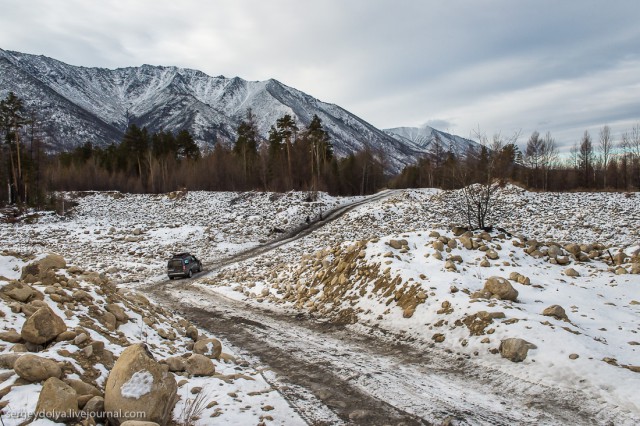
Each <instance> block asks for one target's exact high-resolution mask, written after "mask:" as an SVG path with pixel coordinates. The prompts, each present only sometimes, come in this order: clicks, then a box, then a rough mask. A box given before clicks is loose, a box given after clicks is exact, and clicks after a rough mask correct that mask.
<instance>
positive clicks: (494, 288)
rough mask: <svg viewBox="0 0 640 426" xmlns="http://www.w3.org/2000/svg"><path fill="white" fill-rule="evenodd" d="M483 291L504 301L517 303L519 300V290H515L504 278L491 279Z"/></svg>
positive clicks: (494, 277) (485, 284)
mask: <svg viewBox="0 0 640 426" xmlns="http://www.w3.org/2000/svg"><path fill="white" fill-rule="evenodd" d="M483 291H486V292H489V293H491V294H492V295H493V296H494V297H497V298H499V299H502V300H511V301H515V300H516V299H517V298H518V290H516V289H515V288H513V286H512V285H511V283H510V282H509V281H507V280H506V279H504V278H502V277H496V276H493V277H489V278H488V279H487V281H485V283H484V288H483Z"/></svg>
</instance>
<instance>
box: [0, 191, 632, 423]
mask: <svg viewBox="0 0 640 426" xmlns="http://www.w3.org/2000/svg"><path fill="white" fill-rule="evenodd" d="M64 195H65V197H67V198H69V199H71V198H72V197H74V199H75V201H76V202H77V203H78V205H77V206H76V207H74V208H73V210H72V213H71V214H70V215H69V216H66V217H64V218H63V217H60V216H58V215H55V214H51V213H48V214H41V215H39V216H38V217H35V216H33V217H31V218H29V220H22V221H18V222H16V223H2V224H0V241H1V243H2V247H3V248H4V249H5V250H6V251H5V256H2V257H0V268H1V270H0V276H2V279H5V278H6V279H5V280H4V284H6V283H8V282H9V281H10V280H11V279H15V278H17V277H18V276H19V274H20V272H19V271H20V268H21V266H22V265H23V263H20V262H21V261H20V260H19V259H17V258H16V257H14V256H11V255H9V253H10V252H11V251H12V252H18V253H26V254H33V255H36V256H39V255H41V254H42V253H47V252H56V253H59V254H61V255H62V256H64V257H65V259H67V262H69V263H70V264H73V265H77V266H78V267H80V268H82V269H86V270H93V271H97V272H99V273H104V274H105V276H106V277H108V278H109V279H111V280H113V281H114V282H115V283H117V284H118V286H119V287H120V288H123V289H135V288H141V289H142V288H144V286H145V285H149V284H152V283H157V284H156V285H165V284H166V283H165V281H166V275H165V272H164V268H165V264H166V260H167V258H168V256H170V254H171V253H174V252H178V251H190V252H192V253H193V254H195V255H197V256H198V257H200V258H202V260H203V261H204V263H205V274H204V275H200V276H198V277H197V278H195V279H194V280H192V281H191V282H188V283H187V282H184V281H183V284H184V286H186V287H184V288H187V289H188V291H186V290H185V292H184V295H182V296H183V299H184V300H186V301H188V302H189V303H192V304H193V305H194V306H200V307H202V308H206V305H207V304H209V303H212V302H211V301H209V299H208V297H209V296H207V294H217V295H222V296H224V297H227V298H231V299H234V300H236V301H238V303H239V305H238V306H242V305H245V306H247V308H248V307H251V312H258V313H255V314H251V315H254V317H252V318H254V319H255V320H256V321H265V324H269V321H270V320H269V319H268V317H262V316H260V314H259V312H262V311H264V312H277V313H279V314H283V315H284V316H285V317H286V315H290V316H291V317H292V318H293V317H294V316H295V315H296V314H298V313H304V314H305V315H309V316H311V317H312V318H315V319H316V320H318V321H330V322H337V323H340V324H343V325H344V327H345V330H346V331H345V335H344V336H342V337H344V339H342V338H340V339H338V338H336V339H333V338H326V339H325V338H324V337H319V336H314V335H313V333H307V332H306V331H301V329H298V328H295V327H293V326H292V327H291V329H290V330H287V327H286V324H285V323H282V322H278V323H277V322H275V320H274V322H273V324H272V326H273V329H275V330H276V331H278V330H279V331H281V333H280V332H278V333H275V334H273V335H270V336H268V335H262V337H263V338H265V339H267V338H269V339H270V340H272V341H273V342H272V343H273V344H277V345H280V346H281V347H282V348H285V349H286V350H289V351H290V352H291V353H293V354H298V353H299V354H300V357H306V358H309V360H310V362H312V361H313V360H314V359H315V360H317V361H318V362H320V361H326V362H327V363H329V362H330V363H335V365H336V366H337V367H336V369H337V371H338V374H339V373H340V365H341V364H339V363H340V362H343V367H344V369H343V372H344V374H345V375H347V376H349V377H347V378H348V379H349V380H350V381H351V382H353V383H354V386H357V387H359V388H361V389H362V390H363V391H365V392H369V393H371V394H373V395H375V396H377V397H379V398H381V399H384V400H385V401H388V402H389V404H391V405H394V406H396V407H400V408H401V409H402V410H403V411H404V412H407V413H410V414H412V415H415V416H417V417H419V418H422V419H424V420H426V421H428V422H441V421H444V420H446V418H447V415H446V410H447V409H450V407H454V408H456V410H455V412H456V413H463V414H460V415H459V416H457V417H456V415H453V417H451V418H450V421H451V422H452V424H490V423H498V424H508V422H509V421H512V422H513V421H516V422H518V423H523V424H554V423H557V422H558V419H566V418H567V417H566V416H567V413H569V414H570V413H571V411H572V410H576V418H575V419H576V421H577V422H578V423H583V422H587V423H591V424H629V425H631V424H638V423H639V422H640V396H639V394H638V391H637V390H638V389H640V357H639V356H638V355H639V352H640V350H639V348H640V335H639V333H640V275H639V272H640V260H639V258H638V251H639V250H640V196H639V195H638V194H636V193H533V192H528V191H525V190H522V189H520V188H517V187H514V186H507V187H506V188H504V189H503V190H502V191H501V193H500V195H499V199H500V205H499V206H498V207H497V208H496V212H495V215H494V220H493V223H494V224H495V225H496V227H500V228H501V230H497V229H495V230H493V231H491V232H477V231H476V232H474V233H467V234H464V233H462V232H463V231H458V230H454V229H453V228H452V225H464V224H463V223H459V222H457V220H458V218H459V213H460V212H459V211H457V210H456V205H455V203H454V202H453V201H452V198H451V197H452V194H450V193H447V192H443V191H440V190H435V189H424V190H403V191H392V192H390V193H389V195H388V196H387V197H386V198H383V199H381V200H377V201H372V202H370V203H366V204H363V205H361V206H359V207H357V208H354V209H353V210H351V211H349V212H347V213H346V214H344V215H343V216H341V217H339V218H337V219H335V220H332V221H328V222H327V223H326V225H325V226H323V227H320V228H318V229H317V230H315V231H314V232H311V233H309V234H308V235H305V236H303V237H302V238H299V239H294V240H292V241H291V242H289V243H287V244H284V245H281V246H279V247H276V248H274V249H273V250H269V251H267V252H264V253H262V254H258V255H257V256H255V257H248V258H246V260H241V261H238V262H234V261H233V255H234V254H235V253H240V252H242V251H243V250H246V249H250V248H254V247H257V246H259V245H260V244H262V243H265V242H268V241H272V240H274V239H276V238H279V237H281V236H282V235H283V234H281V233H277V232H276V233H274V232H272V231H273V230H274V229H275V228H278V230H282V231H291V230H294V229H297V228H299V227H300V226H303V227H304V225H305V219H306V217H307V216H310V218H312V219H314V218H316V217H317V216H318V214H319V213H320V211H323V212H325V213H326V212H327V211H328V210H329V209H331V208H333V207H335V206H338V205H345V204H348V203H351V202H354V201H357V200H362V199H361V198H357V197H356V198H351V199H342V198H334V197H330V196H327V195H325V194H320V197H319V200H318V201H317V202H313V203H310V202H306V201H305V198H306V197H307V194H306V193H287V194H269V193H266V194H264V193H205V192H188V193H185V194H180V195H179V196H178V197H175V196H173V195H172V196H169V195H158V196H152V195H129V194H119V193H90V194H86V193H85V194H75V195H74V194H64ZM174 195H175V194H174ZM454 231H455V232H454ZM207 265H212V266H213V265H216V268H214V269H207V268H206V266H207ZM490 277H500V278H502V279H503V280H499V281H500V283H501V286H502V287H501V288H506V287H507V285H505V284H504V283H505V282H507V283H509V284H510V287H511V288H512V290H515V291H517V295H516V296H514V297H510V296H506V295H502V296H500V297H497V296H496V293H492V292H488V293H487V292H486V291H485V292H483V290H486V287H485V283H486V282H487V281H488V279H489V278H490ZM87 291H89V290H87ZM512 295H513V294H512ZM95 297H98V296H97V295H96V296H95ZM216 297H218V296H216ZM509 299H513V300H509ZM211 300H213V299H211ZM555 305H557V306H559V307H560V308H562V310H559V309H557V308H555V309H553V307H554V306H555ZM548 308H552V309H548ZM545 310H546V314H543V312H544V311H545ZM4 312H5V314H6V316H5V318H2V321H4V323H3V327H9V326H10V324H11V322H16V321H17V322H19V321H20V320H19V319H17V317H16V318H14V317H15V315H14V317H12V316H11V314H10V312H11V311H10V310H9V309H8V308H7V309H5V310H4ZM563 313H564V314H563ZM247 315H249V314H247ZM16 324H17V323H16ZM132 324H133V323H132ZM283 324H284V325H283ZM18 325H19V324H18ZM12 327H14V328H15V327H16V325H15V324H14V325H12ZM278 327H279V328H278ZM133 328H135V327H133ZM294 333H295V334H294ZM305 333H306V334H305ZM131 334H132V335H131V336H130V338H131V339H134V338H135V330H131ZM349 334H352V335H353V336H375V338H377V339H381V340H384V341H387V342H392V343H393V342H395V343H398V344H403V345H407V347H409V348H411V350H414V351H416V353H421V354H426V355H429V356H431V357H432V358H434V359H440V360H441V361H439V362H438V361H434V365H437V366H438V371H440V372H441V373H442V374H441V375H437V374H436V375H432V376H429V375H428V371H427V370H428V369H429V366H426V365H425V367H424V370H423V371H422V370H421V369H420V368H418V367H417V366H415V365H413V364H411V363H410V362H408V363H403V362H401V361H399V359H400V358H399V357H400V355H397V356H396V355H393V356H391V355H388V354H387V355H388V356H387V355H385V356H377V357H375V358H373V357H372V356H370V355H371V354H370V353H369V352H367V351H366V350H360V349H358V348H359V346H358V345H357V344H355V343H354V342H350V341H349V338H348V336H349ZM293 336H295V337H293ZM289 337H290V338H291V339H289ZM509 338H517V339H523V340H525V341H526V342H528V345H527V346H528V351H527V352H526V356H525V357H524V359H523V360H522V361H521V362H513V361H511V360H509V359H507V358H505V357H502V356H501V352H500V346H501V342H502V341H503V340H505V339H509ZM323 339H324V340H323ZM323 344H324V345H325V346H326V347H325V349H324V350H323V349H322V345H323ZM223 345H224V347H225V348H227V347H231V348H233V345H228V342H226V341H224V339H223ZM158 346H159V347H161V345H160V343H158ZM236 349H237V351H238V352H243V351H242V348H236ZM2 350H3V351H5V352H6V351H9V350H10V349H9V346H8V345H5V347H4V348H3V349H2ZM157 350H158V351H161V349H157ZM305 350H307V351H306V352H305ZM113 351H114V353H115V354H117V353H119V351H121V349H117V348H114V349H113ZM225 351H226V349H225ZM53 352H55V351H52V353H53ZM246 355H247V357H248V359H249V360H250V361H251V363H252V364H251V365H250V366H247V367H245V368H248V369H249V371H250V372H252V373H250V374H256V372H257V371H258V370H260V369H261V368H263V367H264V368H268V365H265V366H260V365H259V363H260V360H259V359H258V358H252V357H251V354H246ZM51 356H52V357H53V356H54V355H51ZM323 357H324V358H323ZM394 357H395V358H394ZM341 359H342V360H343V361H340V360H341ZM444 360H450V361H451V362H452V365H453V364H454V363H455V362H461V363H463V365H464V369H465V372H464V374H467V375H468V379H469V385H468V386H465V381H464V377H463V376H464V375H463V374H458V375H457V376H455V375H453V374H452V375H449V374H448V373H447V372H446V366H445V365H444V364H443V363H444ZM447 362H449V361H447ZM256 363H257V364H256ZM216 367H217V366H216ZM458 367H459V366H458ZM358 368H361V369H362V370H361V371H358ZM452 368H453V367H452ZM3 371H4V370H3ZM354 371H355V373H354V375H352V373H353V372H354ZM422 373H424V376H423V377H420V375H421V374H422ZM454 376H455V377H454ZM258 377H259V379H260V380H267V381H268V383H267V382H261V381H259V380H258V382H259V383H263V386H264V388H265V389H267V388H269V387H271V388H272V389H273V387H274V386H275V385H274V383H276V382H277V378H274V377H271V376H269V375H268V373H264V374H263V375H258ZM9 380H11V379H9ZM209 380H211V379H208V378H198V379H197V381H198V383H196V382H193V386H205V387H207V386H213V388H212V389H214V388H215V389H217V386H218V382H216V383H215V384H214V385H211V384H210V382H209ZM401 380H404V383H400V381H401ZM449 380H450V381H449ZM240 382H242V383H244V382H243V381H241V380H236V381H235V386H236V387H238V389H240V392H245V391H247V389H244V388H242V386H244V385H242V384H239V383H240ZM269 383H271V384H269ZM190 385H191V382H190ZM4 386H6V384H3V387H4ZM30 386H31V388H29V389H31V390H29V392H32V393H31V394H30V395H33V397H32V398H30V400H31V401H32V402H31V403H32V404H35V400H37V398H36V397H35V395H36V394H37V393H38V392H39V388H38V385H30ZM251 386H253V387H252V388H251V390H254V391H255V389H256V388H257V387H259V386H258V385H257V384H256V383H253V382H252V384H251ZM20 388H27V386H21V387H20ZM492 389H493V390H492ZM26 391H27V390H26V389H25V390H21V392H26ZM483 392H485V393H483ZM488 392H491V395H492V396H493V397H495V399H491V398H488V399H487V398H484V396H485V395H487V393H488ZM222 393H224V395H226V394H227V393H226V392H222ZM222 393H218V394H217V399H216V398H212V399H216V400H217V402H218V403H219V404H222V402H221V401H225V404H227V405H225V407H227V408H226V409H225V413H226V414H225V413H223V414H220V415H219V416H218V417H216V422H220V423H221V424H222V423H223V422H227V423H228V424H233V421H235V420H237V419H240V417H237V416H240V415H244V414H246V415H247V416H254V417H247V418H253V419H255V418H256V417H255V416H256V415H257V414H256V411H260V406H264V405H265V404H267V401H266V400H259V401H258V400H256V401H253V400H252V402H247V401H245V400H242V401H238V398H231V397H230V398H228V399H224V398H223V396H221V395H222ZM248 393H249V391H247V394H248ZM12 394H13V391H12V392H11V393H10V394H9V398H10V401H11V403H13V402H14V401H15V400H16V398H13V397H11V395H12ZM252 395H253V394H252ZM262 395H264V398H267V397H269V398H272V399H273V401H271V400H270V401H269V402H268V403H269V405H271V406H272V407H274V410H272V411H269V412H268V413H267V414H268V415H270V416H271V418H272V419H273V421H274V422H276V423H277V422H280V424H295V422H300V423H303V422H304V420H302V417H298V415H297V414H296V412H295V411H294V409H293V408H291V406H290V405H288V404H287V402H286V401H285V400H284V399H283V398H282V396H280V394H278V393H277V392H275V391H271V392H267V393H264V394H262ZM429 395H431V397H433V398H434V401H436V400H438V401H441V402H442V401H444V400H446V401H447V402H446V405H442V407H444V408H442V409H441V410H439V409H438V410H436V409H435V408H429V398H430V396H429ZM183 396H186V394H185V395H183ZM6 398H7V397H5V398H3V399H2V401H5V400H6ZM33 398H35V399H33ZM552 400H553V401H555V403H556V404H557V406H555V407H550V408H549V409H547V407H545V406H544V404H545V403H547V402H549V401H552ZM234 404H235V405H234ZM511 404H513V405H511ZM541 404H542V405H541ZM563 404H565V406H563ZM222 405H224V404H222ZM245 405H246V406H251V407H253V408H252V409H248V411H249V413H248V414H247V413H245V412H244V411H243V410H242V409H241V407H244V406H245ZM435 405H437V404H435ZM293 406H295V407H297V409H298V410H300V409H301V408H300V407H303V406H304V405H303V404H298V405H296V404H295V403H294V404H293ZM216 407H218V408H219V407H220V405H218V406H216ZM256 407H257V408H256ZM447 407H449V408H447ZM469 407H475V408H474V409H478V410H480V409H481V410H483V413H482V414H481V413H480V412H477V413H475V414H474V412H473V409H471V408H469ZM178 409H179V407H176V410H178ZM316 410H317V411H319V412H322V410H321V409H317V408H316ZM554 410H555V411H554ZM563 410H564V411H563ZM556 411H557V412H558V413H559V414H558V415H557V416H555V415H556V413H555V412H556ZM561 411H563V412H562V413H561ZM485 412H488V413H489V414H490V415H484V414H487V413H485ZM262 414H264V412H263V413H262ZM323 416H324V421H325V422H328V423H340V422H341V421H343V420H340V419H338V418H336V417H335V416H333V417H332V414H331V413H330V412H327V411H326V410H325V411H324V414H320V415H317V416H316V417H313V416H312V418H316V419H317V418H321V419H322V417H323ZM554 416H555V417H554ZM563 416H564V417H563ZM307 418H308V417H307ZM354 418H355V417H354ZM203 419H205V417H203ZM270 422H271V421H269V422H268V423H270ZM456 422H457V423H456ZM5 424H6V422H5ZM198 424H209V423H207V422H206V421H205V420H203V421H202V422H200V423H198ZM216 424H217V423H216Z"/></svg>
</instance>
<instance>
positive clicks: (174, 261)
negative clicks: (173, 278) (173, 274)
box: [169, 259, 182, 269]
mask: <svg viewBox="0 0 640 426" xmlns="http://www.w3.org/2000/svg"><path fill="white" fill-rule="evenodd" d="M169 268H171V269H176V268H182V260H180V259H172V260H170V261H169Z"/></svg>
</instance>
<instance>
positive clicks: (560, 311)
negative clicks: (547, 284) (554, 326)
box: [542, 305, 569, 321]
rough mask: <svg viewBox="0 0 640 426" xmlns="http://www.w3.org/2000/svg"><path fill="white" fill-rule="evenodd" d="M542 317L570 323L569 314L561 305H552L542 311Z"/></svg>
mask: <svg viewBox="0 0 640 426" xmlns="http://www.w3.org/2000/svg"><path fill="white" fill-rule="evenodd" d="M542 315H544V316H547V317H554V318H557V319H559V320H564V321H569V317H567V313H566V312H565V310H564V308H563V307H562V306H560V305H551V306H549V307H548V308H546V309H545V310H544V311H542Z"/></svg>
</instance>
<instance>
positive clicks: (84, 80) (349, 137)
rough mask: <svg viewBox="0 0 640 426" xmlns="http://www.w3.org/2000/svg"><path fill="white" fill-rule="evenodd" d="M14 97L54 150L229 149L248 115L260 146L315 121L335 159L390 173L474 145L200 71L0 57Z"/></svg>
mask: <svg viewBox="0 0 640 426" xmlns="http://www.w3.org/2000/svg"><path fill="white" fill-rule="evenodd" d="M10 91H13V92H15V93H16V95H17V96H19V97H20V98H22V99H23V100H24V101H25V103H26V105H27V106H28V107H30V108H33V109H34V110H37V111H38V114H39V115H40V117H41V118H42V119H43V126H44V131H45V134H46V135H47V141H48V143H49V146H50V147H51V148H52V149H68V148H71V147H74V146H78V145H80V144H82V143H85V142H87V141H91V142H93V143H94V144H96V145H107V144H109V143H111V142H117V141H119V140H120V139H121V137H122V135H123V133H124V132H125V130H126V129H127V127H128V125H129V124H132V123H134V124H136V125H138V126H139V127H147V128H148V129H149V130H150V131H152V132H157V131H161V130H162V131H178V130H182V129H187V130H189V131H190V132H191V133H192V134H193V135H194V138H195V139H196V141H197V142H198V144H200V145H201V146H207V145H208V146H211V145H214V144H216V143H218V142H220V143H231V142H232V141H234V140H235V137H236V130H235V129H236V128H237V127H238V124H239V123H240V121H241V120H242V119H244V118H245V116H246V112H247V109H248V108H251V109H252V111H253V113H254V115H255V116H256V119H257V124H258V130H259V132H260V135H261V136H262V137H263V138H265V139H266V138H267V134H268V132H269V129H270V127H271V125H273V124H274V123H275V122H276V120H277V119H278V118H280V117H282V116H283V115H284V114H290V115H292V116H293V117H294V118H295V120H296V122H297V123H298V126H299V127H304V126H307V125H308V124H309V123H310V122H311V119H312V118H313V116H314V114H315V115H318V117H320V119H321V120H322V123H323V125H324V127H325V129H326V130H327V131H328V133H329V136H330V137H331V140H332V142H333V145H334V151H335V153H336V154H337V155H339V156H344V155H348V154H349V153H351V152H354V151H357V150H360V149H363V148H365V147H369V148H370V149H371V150H373V151H374V152H375V153H377V155H384V157H385V158H386V160H387V164H388V168H389V171H391V172H397V171H399V170H401V169H402V167H404V166H405V165H407V164H412V163H414V162H415V161H416V160H417V159H418V158H419V157H421V156H423V155H424V154H425V153H428V152H429V151H430V145H431V143H432V140H434V138H435V135H438V136H439V137H440V139H441V140H442V142H443V144H444V145H445V146H446V147H449V146H450V145H455V146H456V147H457V148H464V147H466V146H469V145H474V144H475V142H473V141H470V140H467V139H463V138H460V137H458V136H453V135H449V134H447V133H444V132H440V131H438V130H435V129H432V128H430V127H423V128H406V127H400V128H396V129H388V130H385V131H382V130H380V129H377V128H376V127H374V126H372V125H371V124H369V123H367V122H366V121H364V120H363V119H361V118H359V117H357V116H355V115H354V114H351V113H350V112H348V111H346V110H345V109H343V108H341V107H339V106H337V105H334V104H329V103H325V102H322V101H319V100H318V99H316V98H314V97H312V96H309V95H307V94H306V93H303V92H301V91H299V90H296V89H294V88H291V87H288V86H286V85H284V84H282V83H280V82H279V81H277V80H273V79H271V80H267V81H246V80H243V79H241V78H239V77H234V78H226V77H223V76H218V77H211V76H208V75H206V74H204V73H203V72H201V71H197V70H191V69H184V68H177V67H165V66H151V65H142V66H140V67H130V68H118V69H115V70H110V69H105V68H86V67H78V66H73V65H68V64H65V63H63V62H60V61H57V60H55V59H51V58H48V57H45V56H36V55H29V54H25V53H19V52H12V51H7V50H2V49H0V96H1V97H2V98H4V97H6V95H7V93H8V92H10Z"/></svg>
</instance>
